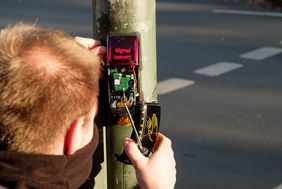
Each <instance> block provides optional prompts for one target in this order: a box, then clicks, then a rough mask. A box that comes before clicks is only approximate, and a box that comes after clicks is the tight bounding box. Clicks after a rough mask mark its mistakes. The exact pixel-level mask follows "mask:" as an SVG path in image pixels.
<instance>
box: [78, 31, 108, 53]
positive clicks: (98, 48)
mask: <svg viewBox="0 0 282 189" xmlns="http://www.w3.org/2000/svg"><path fill="white" fill-rule="evenodd" d="M74 40H75V41H76V42H78V43H79V44H81V45H82V46H84V47H85V48H87V49H89V50H90V51H91V52H92V53H94V54H95V55H97V56H101V57H102V56H104V55H105V54H106V51H107V49H106V47H104V46H102V44H101V42H100V41H98V40H95V39H91V38H85V37H79V36H76V37H75V38H74Z"/></svg>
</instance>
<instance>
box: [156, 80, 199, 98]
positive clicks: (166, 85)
mask: <svg viewBox="0 0 282 189" xmlns="http://www.w3.org/2000/svg"><path fill="white" fill-rule="evenodd" d="M194 83H195V82H194V81H191V80H186V79H180V78H170V79H167V80H164V81H160V82H158V85H157V86H158V95H164V94H167V93H171V92H173V91H176V90H179V89H182V88H184V87H189V86H191V85H193V84H194Z"/></svg>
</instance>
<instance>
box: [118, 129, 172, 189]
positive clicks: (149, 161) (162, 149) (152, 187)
mask: <svg viewBox="0 0 282 189" xmlns="http://www.w3.org/2000/svg"><path fill="white" fill-rule="evenodd" d="M123 147H124V150H125V152H126V153H127V155H128V157H129V159H130V160H131V162H132V164H133V166H134V168H135V171H136V176H137V182H138V185H139V187H140V188H141V189H173V188H174V185H175V182H176V168H175V166H176V163H175V159H174V154H173V150H172V148H171V141H170V139H168V138H167V137H165V136H164V135H162V134H160V133H159V134H158V138H157V141H156V145H155V147H154V150H155V152H154V153H153V154H152V155H151V156H150V157H145V156H143V155H142V154H141V152H140V151H139V149H138V147H137V145H136V144H135V142H134V141H133V140H131V139H130V138H125V139H124V140H123Z"/></svg>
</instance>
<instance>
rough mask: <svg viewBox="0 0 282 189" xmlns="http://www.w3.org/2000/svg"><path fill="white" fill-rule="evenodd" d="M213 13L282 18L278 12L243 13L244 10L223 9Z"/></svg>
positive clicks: (215, 10)
mask: <svg viewBox="0 0 282 189" xmlns="http://www.w3.org/2000/svg"><path fill="white" fill-rule="evenodd" d="M212 12H213V13H218V14H238V15H250V16H269V17H282V14H281V13H276V12H257V11H242V10H223V9H214V10H212Z"/></svg>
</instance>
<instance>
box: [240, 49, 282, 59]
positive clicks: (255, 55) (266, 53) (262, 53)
mask: <svg viewBox="0 0 282 189" xmlns="http://www.w3.org/2000/svg"><path fill="white" fill-rule="evenodd" d="M279 53H282V48H275V47H261V48H258V49H256V50H253V51H250V52H247V53H244V54H241V55H240V58H246V59H251V60H263V59H266V58H269V57H271V56H274V55H277V54H279Z"/></svg>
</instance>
